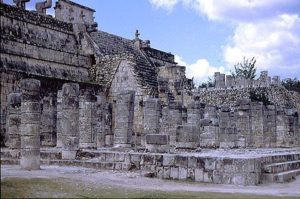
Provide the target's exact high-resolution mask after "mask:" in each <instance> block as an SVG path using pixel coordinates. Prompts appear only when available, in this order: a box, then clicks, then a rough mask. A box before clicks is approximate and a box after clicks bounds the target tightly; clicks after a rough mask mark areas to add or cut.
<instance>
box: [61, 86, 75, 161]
mask: <svg viewBox="0 0 300 199" xmlns="http://www.w3.org/2000/svg"><path fill="white" fill-rule="evenodd" d="M78 109H79V85H78V84H75V83H66V84H64V85H63V88H62V117H61V132H62V133H61V134H62V148H63V150H62V158H63V159H75V156H76V151H77V150H78V149H79V130H78V124H79V122H78V119H79V110H78Z"/></svg>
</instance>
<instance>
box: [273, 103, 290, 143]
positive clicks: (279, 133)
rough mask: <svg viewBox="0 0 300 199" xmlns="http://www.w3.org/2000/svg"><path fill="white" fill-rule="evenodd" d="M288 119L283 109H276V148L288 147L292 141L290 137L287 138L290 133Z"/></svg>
mask: <svg viewBox="0 0 300 199" xmlns="http://www.w3.org/2000/svg"><path fill="white" fill-rule="evenodd" d="M287 125H288V117H287V116H286V114H285V110H284V108H283V107H277V108H276V138H277V139H276V146H277V147H286V146H288V143H289V142H290V141H293V140H290V138H289V137H286V133H287V132H288V128H287Z"/></svg>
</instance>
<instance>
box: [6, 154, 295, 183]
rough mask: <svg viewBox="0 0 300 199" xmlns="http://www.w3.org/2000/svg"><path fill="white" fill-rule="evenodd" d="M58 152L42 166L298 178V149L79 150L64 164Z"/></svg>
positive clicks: (202, 177) (209, 178)
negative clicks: (152, 151)
mask: <svg viewBox="0 0 300 199" xmlns="http://www.w3.org/2000/svg"><path fill="white" fill-rule="evenodd" d="M61 157H62V155H61V152H60V151H59V150H58V149H54V148H53V149H52V148H44V149H42V150H41V159H42V160H41V162H42V164H45V165H61V166H63V165H72V166H83V167H89V168H96V169H107V170H124V171H129V170H130V171H134V170H135V171H139V172H141V173H142V174H147V175H149V176H151V177H157V178H161V179H171V180H190V181H196V182H204V183H214V184H236V185H258V184H262V183H268V182H287V181H290V180H293V179H294V178H295V176H296V175H299V174H300V148H292V149H285V148H279V149H278V148H277V149H270V148H269V149H231V150H202V151H201V152H195V153H191V152H186V153H184V152H181V153H174V154H162V153H141V152H133V151H132V152H120V151H96V150H81V151H78V152H77V155H76V159H75V160H63V159H62V158H61ZM18 158H19V155H18V153H12V152H11V150H8V149H6V148H2V149H1V164H18V163H19V159H18Z"/></svg>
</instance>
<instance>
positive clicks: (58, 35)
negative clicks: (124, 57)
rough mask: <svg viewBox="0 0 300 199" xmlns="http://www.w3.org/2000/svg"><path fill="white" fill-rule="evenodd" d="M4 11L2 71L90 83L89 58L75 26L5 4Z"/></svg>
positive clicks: (1, 7)
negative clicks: (74, 28)
mask: <svg viewBox="0 0 300 199" xmlns="http://www.w3.org/2000/svg"><path fill="white" fill-rule="evenodd" d="M0 9H1V30H0V32H1V34H0V35H1V69H2V70H9V71H15V72H20V73H27V74H32V75H38V76H46V77H52V78H57V79H65V80H76V81H81V82H82V81H88V70H87V68H89V66H90V65H91V64H90V58H89V57H88V56H86V55H84V54H82V53H80V49H79V48H78V46H77V41H76V37H75V35H74V33H73V26H72V24H68V23H65V22H61V21H58V20H55V19H53V18H52V17H51V16H43V15H38V14H37V13H34V12H30V11H26V10H22V9H20V8H16V7H12V6H9V5H6V4H0Z"/></svg>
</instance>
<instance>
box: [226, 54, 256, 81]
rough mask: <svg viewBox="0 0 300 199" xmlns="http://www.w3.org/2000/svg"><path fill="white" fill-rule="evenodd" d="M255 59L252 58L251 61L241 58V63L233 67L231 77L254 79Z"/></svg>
mask: <svg viewBox="0 0 300 199" xmlns="http://www.w3.org/2000/svg"><path fill="white" fill-rule="evenodd" d="M255 64H256V59H255V57H252V59H250V60H249V59H246V58H245V57H244V58H243V61H242V62H240V63H237V64H235V65H234V70H235V71H234V72H232V71H231V75H232V76H233V77H237V76H242V77H245V78H247V79H254V78H255V76H256V67H255Z"/></svg>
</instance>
